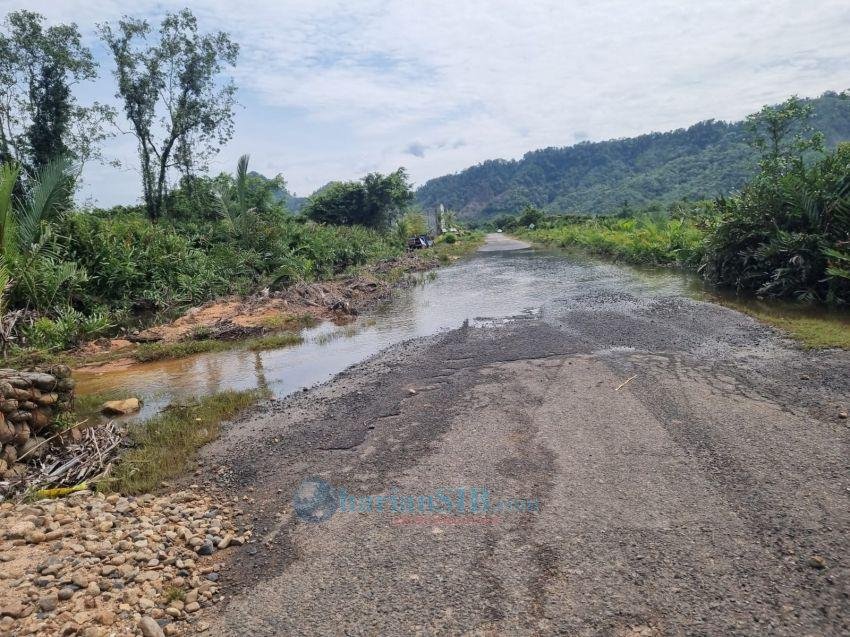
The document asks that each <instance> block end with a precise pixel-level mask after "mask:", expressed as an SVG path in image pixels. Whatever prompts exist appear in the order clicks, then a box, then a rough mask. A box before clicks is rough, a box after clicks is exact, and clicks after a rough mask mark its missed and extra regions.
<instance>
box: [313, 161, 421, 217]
mask: <svg viewBox="0 0 850 637" xmlns="http://www.w3.org/2000/svg"><path fill="white" fill-rule="evenodd" d="M412 200H413V191H412V189H411V186H410V180H409V178H408V176H407V173H406V172H405V170H404V168H399V169H398V170H397V171H395V172H394V173H390V174H389V175H381V174H380V173H370V174H368V175H366V177H364V178H363V179H362V180H360V181H335V182H332V183H330V184H328V185H327V186H325V187H324V188H323V189H321V190H319V191H318V192H316V193H315V194H314V195H313V196H312V197H310V199H309V201H308V202H307V205H306V206H305V207H304V214H305V215H306V216H307V217H309V218H310V219H312V220H313V221H317V222H320V223H333V224H341V225H352V224H357V225H361V226H366V227H368V228H375V229H379V230H386V229H388V228H389V227H390V226H391V225H392V223H393V221H395V220H396V219H397V218H398V217H399V215H400V214H401V213H402V211H403V210H404V208H405V207H407V205H408V204H409V203H410V202H411V201H412Z"/></svg>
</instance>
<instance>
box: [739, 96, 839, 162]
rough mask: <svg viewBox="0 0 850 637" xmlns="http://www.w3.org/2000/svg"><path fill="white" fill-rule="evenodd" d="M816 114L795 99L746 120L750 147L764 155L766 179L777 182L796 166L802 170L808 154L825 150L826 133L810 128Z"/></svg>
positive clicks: (809, 104) (761, 111) (805, 103)
mask: <svg viewBox="0 0 850 637" xmlns="http://www.w3.org/2000/svg"><path fill="white" fill-rule="evenodd" d="M813 114H814V107H813V106H812V104H811V103H807V102H804V101H803V100H801V99H800V98H799V97H797V96H796V95H792V96H791V97H789V98H788V99H787V100H785V101H784V102H782V103H781V104H777V105H776V106H765V107H763V108H762V109H761V110H760V111H759V112H758V113H753V114H752V115H749V116H748V117H747V120H746V130H747V132H748V134H749V141H750V145H751V146H752V147H753V148H755V149H756V150H757V151H759V153H760V154H761V159H760V161H759V166H760V168H761V170H762V173H763V174H764V175H766V176H767V177H771V178H777V177H779V176H780V175H782V174H783V173H785V172H786V171H788V170H789V169H790V168H791V167H793V166H795V165H796V166H798V167H802V157H803V154H804V153H805V152H807V151H822V150H823V147H824V136H823V133H821V132H819V131H816V130H815V129H814V127H813V126H812V125H811V119H812V115H813Z"/></svg>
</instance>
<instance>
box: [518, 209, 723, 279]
mask: <svg viewBox="0 0 850 637" xmlns="http://www.w3.org/2000/svg"><path fill="white" fill-rule="evenodd" d="M513 234H516V236H518V237H520V238H522V239H525V240H526V241H531V242H533V243H538V244H542V245H551V246H557V247H573V246H574V247H579V248H582V249H584V250H587V251H588V252H590V253H592V254H598V255H602V256H607V257H612V258H614V259H618V260H622V261H626V262H628V263H635V264H639V265H665V266H684V267H696V266H697V265H698V264H699V263H700V261H701V259H702V256H703V252H704V240H705V234H706V232H705V230H704V229H703V228H701V227H699V226H698V225H696V224H695V223H694V222H692V221H690V220H687V219H685V220H681V219H652V218H649V217H634V218H630V219H609V218H604V219H597V218H590V219H581V220H572V221H570V222H567V223H565V224H564V225H559V226H556V227H554V228H539V229H536V230H518V231H514V232H513Z"/></svg>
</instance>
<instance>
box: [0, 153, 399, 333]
mask: <svg viewBox="0 0 850 637" xmlns="http://www.w3.org/2000/svg"><path fill="white" fill-rule="evenodd" d="M65 170H66V165H65V164H64V163H63V162H61V161H57V162H53V163H51V164H50V165H49V166H48V167H47V168H45V169H44V170H43V171H42V172H41V173H40V175H39V178H38V179H34V180H30V182H28V185H27V189H26V193H25V196H24V197H22V198H15V197H13V195H12V191H13V189H14V184H15V180H16V178H17V171H16V169H15V168H14V167H13V166H11V165H5V166H4V167H3V168H2V174H0V244H2V252H0V254H2V260H0V277H2V280H0V289H2V290H5V294H3V295H2V299H0V300H2V303H3V305H4V307H3V319H4V321H6V320H8V318H9V317H12V316H14V317H16V319H17V321H18V324H17V325H16V326H14V325H13V326H9V325H5V323H4V326H5V327H4V330H3V332H2V333H3V334H5V337H4V338H5V340H6V341H7V343H6V344H8V342H11V341H12V340H13V338H14V340H15V341H16V343H17V344H19V345H27V346H33V347H41V348H64V347H68V346H70V345H74V344H76V343H78V342H80V341H81V340H83V339H86V338H91V337H93V336H96V335H98V334H100V333H104V332H106V331H108V330H109V328H111V327H114V326H116V325H118V324H119V323H122V322H125V321H126V320H127V319H129V318H134V317H139V316H143V315H147V314H150V313H160V312H169V311H173V310H176V309H179V308H181V307H186V306H189V305H195V304H198V303H201V302H203V301H206V300H208V299H211V298H214V297H217V296H221V295H224V294H229V293H245V292H248V291H250V290H254V289H258V288H262V287H270V288H272V289H274V288H279V287H282V286H285V285H287V284H289V283H292V282H293V281H295V280H311V279H321V278H327V277H331V276H333V275H335V274H338V273H340V272H342V271H344V270H346V269H347V268H350V267H354V266H359V265H363V264H365V263H368V262H371V261H375V260H378V259H383V258H389V257H392V256H395V255H397V254H399V253H400V252H401V250H402V246H403V244H402V243H401V242H399V241H397V240H396V239H395V238H394V237H393V236H392V235H390V234H388V233H382V232H378V231H377V230H372V229H369V228H364V227H362V226H327V225H321V224H316V223H313V222H310V221H306V220H304V219H302V218H295V217H293V216H292V215H290V214H288V213H287V212H286V211H285V210H284V209H283V207H282V205H281V204H280V203H279V202H277V201H276V200H275V198H274V197H272V196H270V188H273V186H270V185H269V183H266V182H268V181H270V180H262V179H257V178H253V177H251V176H250V175H248V172H247V157H245V158H243V159H242V160H241V161H240V163H239V166H238V168H237V173H236V175H235V176H232V177H231V176H229V175H221V176H219V177H218V178H216V179H214V180H204V181H199V182H197V183H195V184H193V187H194V188H195V194H197V193H198V191H199V190H200V188H201V187H203V188H205V189H206V190H207V191H208V192H207V194H206V195H204V197H205V199H206V201H208V206H201V207H195V208H192V207H189V206H188V205H187V207H186V209H185V210H183V211H182V212H181V218H179V219H166V220H161V221H160V222H159V223H151V222H150V221H149V220H148V219H147V217H146V216H145V215H144V213H143V212H142V211H140V210H137V209H136V210H134V209H117V210H110V211H103V210H100V211H70V210H67V209H65V208H64V206H66V205H67V203H68V199H67V197H66V196H65V190H64V184H67V180H64V179H63V175H64V174H65V172H64V171H65ZM185 187H186V185H185V184H184V186H183V187H182V188H180V189H178V190H177V191H175V192H174V193H173V197H174V199H175V200H183V201H191V198H190V197H189V196H188V195H187V194H186V193H185V192H182V191H183V190H184V189H185ZM196 201H197V200H196ZM210 211H212V212H210ZM6 328H8V329H6ZM15 337H17V338H15Z"/></svg>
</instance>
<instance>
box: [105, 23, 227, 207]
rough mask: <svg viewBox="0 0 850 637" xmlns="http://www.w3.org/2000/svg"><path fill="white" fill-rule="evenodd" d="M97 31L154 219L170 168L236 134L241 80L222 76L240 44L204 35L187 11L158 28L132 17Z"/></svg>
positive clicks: (188, 161)
mask: <svg viewBox="0 0 850 637" xmlns="http://www.w3.org/2000/svg"><path fill="white" fill-rule="evenodd" d="M99 30H100V34H101V37H102V38H103V41H104V42H105V43H106V45H107V46H108V47H109V49H110V51H111V52H112V55H113V58H114V60H115V66H116V69H115V76H116V78H117V79H118V93H117V95H116V97H119V98H120V99H121V100H122V101H123V103H124V113H125V115H126V116H127V119H128V120H129V121H130V124H131V125H132V133H133V134H134V135H135V137H136V140H137V142H138V146H139V158H140V163H141V173H142V189H143V193H144V201H145V208H146V209H147V213H148V216H149V217H150V218H151V219H153V220H156V219H159V218H160V217H161V216H162V214H163V212H164V211H163V203H164V200H165V194H166V186H167V179H168V173H169V170H170V169H172V168H174V167H177V166H185V165H187V164H188V165H190V166H191V165H192V164H193V163H194V158H193V156H192V155H191V153H192V152H194V151H193V150H192V149H193V148H195V147H196V144H198V145H199V146H200V147H201V148H202V149H205V150H202V153H203V154H204V155H205V156H207V155H208V154H210V153H213V152H215V151H216V150H217V149H218V147H219V146H220V145H221V144H224V143H225V142H227V141H228V140H229V139H230V138H231V137H232V135H233V106H234V104H235V99H236V98H235V94H236V86H235V84H234V83H233V81H232V79H222V78H221V77H220V76H221V75H222V73H223V72H224V69H225V67H227V66H233V65H235V64H236V59H237V56H238V54H239V46H238V45H237V44H235V43H234V42H233V41H232V40H231V39H230V36H229V35H228V34H226V33H224V32H222V31H219V32H217V33H212V34H202V33H200V31H199V29H198V21H197V19H196V18H195V16H194V15H193V14H192V12H191V11H189V10H188V9H183V10H182V11H180V12H178V13H169V14H166V16H165V18H164V19H163V21H162V24H161V25H160V28H159V31H158V33H156V34H154V33H153V30H152V28H151V26H150V24H149V23H148V22H147V21H146V20H138V19H135V18H130V17H124V18H123V19H122V20H120V21H119V22H118V25H117V26H116V27H115V28H113V27H112V26H111V25H109V24H102V25H100V27H99Z"/></svg>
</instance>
